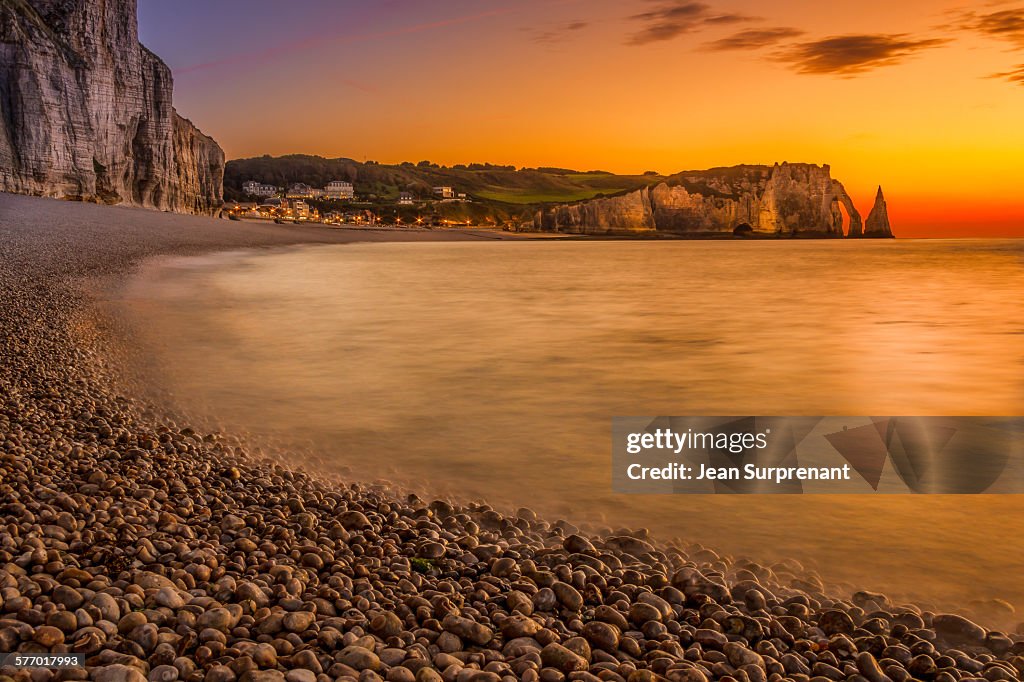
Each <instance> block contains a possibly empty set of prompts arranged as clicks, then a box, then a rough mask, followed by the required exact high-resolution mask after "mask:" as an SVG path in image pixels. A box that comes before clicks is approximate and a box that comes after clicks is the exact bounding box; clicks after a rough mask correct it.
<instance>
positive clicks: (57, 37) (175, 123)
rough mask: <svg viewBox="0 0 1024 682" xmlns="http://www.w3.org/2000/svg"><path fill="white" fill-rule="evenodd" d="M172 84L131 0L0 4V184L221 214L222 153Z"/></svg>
mask: <svg viewBox="0 0 1024 682" xmlns="http://www.w3.org/2000/svg"><path fill="white" fill-rule="evenodd" d="M172 89H173V79H172V76H171V71H170V69H169V68H168V67H167V65H166V64H164V63H163V62H162V61H161V60H160V58H159V57H157V56H156V55H154V54H153V53H152V52H150V51H149V50H147V49H146V48H145V47H143V46H142V45H141V44H140V43H139V38H138V18H137V14H136V2H135V0H107V1H106V2H91V1H89V0H0V191H6V192H19V193H23V194H35V195H41V196H49V197H58V198H65V199H76V200H81V201H93V202H102V203H108V204H129V205H135V206H145V207H148V208H156V209H162V210H172V211H179V212H184V213H204V214H214V213H218V212H219V211H220V209H221V206H222V203H223V199H222V197H223V178H224V152H223V150H222V149H221V148H220V146H219V145H218V144H217V143H216V142H215V141H214V140H213V139H212V138H210V137H208V136H206V135H204V134H203V133H202V132H200V131H199V130H198V129H197V128H196V127H195V126H194V125H193V124H192V123H191V122H190V121H188V120H187V119H185V118H182V117H181V116H179V115H178V113H177V112H176V111H175V110H174V107H173V106H172Z"/></svg>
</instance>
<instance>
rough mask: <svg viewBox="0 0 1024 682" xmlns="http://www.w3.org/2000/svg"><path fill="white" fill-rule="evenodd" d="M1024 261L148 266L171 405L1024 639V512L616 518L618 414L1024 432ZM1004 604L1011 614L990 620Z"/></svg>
mask: <svg viewBox="0 0 1024 682" xmlns="http://www.w3.org/2000/svg"><path fill="white" fill-rule="evenodd" d="M1022 301H1024V242H1021V241H1009V240H1007V241H996V240H941V241H895V242H891V241H885V242H870V241H869V242H837V241H804V242H764V241H761V242H634V241H625V242H624V241H571V242H563V241H537V242H490V243H479V242H466V243H443V244H442V243H405V244H357V245H346V246H328V247H308V248H298V249H291V250H288V251H283V252H274V253H269V254H268V253H266V252H260V253H234V254H224V255H219V256H213V257H205V258H198V259H186V260H177V261H170V262H163V263H160V264H154V265H152V266H151V267H149V268H147V269H146V270H145V271H144V272H142V273H140V275H139V277H137V278H136V280H135V281H134V282H132V283H131V284H130V286H129V287H128V288H127V289H126V291H125V292H124V295H123V300H122V301H121V303H123V304H124V309H125V310H127V311H128V312H129V315H130V319H131V320H132V321H133V324H134V326H135V327H136V330H137V332H138V333H139V334H140V338H142V339H143V343H144V345H145V347H146V353H148V354H150V357H152V359H153V362H154V366H155V367H158V368H159V375H160V382H161V384H163V385H164V386H166V387H168V388H170V389H172V390H173V391H174V392H175V394H176V398H177V400H178V401H179V403H183V404H186V405H188V406H189V407H190V409H193V410H195V411H197V412H202V413H204V414H207V415H214V416H215V417H216V418H217V419H218V420H219V422H220V423H223V424H224V425H225V427H226V428H234V429H244V430H248V431H252V432H257V433H269V434H284V435H285V436H286V437H287V438H294V439H296V440H303V441H305V440H309V441H312V442H313V443H314V444H315V447H316V450H317V451H319V452H321V453H323V456H324V458H325V460H326V463H318V464H316V465H315V466H326V467H330V468H335V469H338V470H340V471H348V472H350V473H351V474H352V475H353V476H356V477H358V478H360V479H367V480H370V479H384V480H388V481H394V482H397V483H401V484H403V485H410V486H413V487H414V488H416V489H418V490H421V491H424V492H425V493H428V494H451V495H455V496H457V497H459V498H462V499H486V500H487V501H489V502H491V503H492V504H495V505H496V506H501V507H508V508H515V507H518V506H528V507H531V508H532V509H534V510H536V511H538V512H540V513H543V514H548V515H550V516H560V517H564V518H568V519H569V520H572V521H576V522H590V523H595V524H603V525H607V526H611V527H616V528H617V527H622V526H628V527H646V528H649V529H650V530H651V532H652V533H653V534H654V535H656V536H659V537H662V538H676V537H678V538H682V539H683V540H684V541H686V542H700V543H703V544H704V545H706V546H709V547H712V548H714V549H716V550H717V551H719V552H723V553H732V554H744V555H747V556H751V557H754V558H764V559H771V558H777V557H793V558H796V559H799V560H801V561H805V562H807V563H808V564H810V565H814V566H816V567H817V569H818V570H819V571H820V572H821V573H822V574H823V575H824V576H825V577H826V578H828V579H830V580H833V581H836V582H844V581H845V582H847V583H851V584H854V585H857V586H858V587H864V588H868V589H878V590H882V591H885V592H888V593H890V594H893V595H896V596H899V597H909V598H916V599H918V600H922V601H924V602H927V603H934V604H936V605H937V606H939V607H941V608H960V609H967V610H969V611H970V612H972V613H974V614H975V615H977V616H978V617H981V618H984V619H986V620H988V621H989V622H993V623H1000V624H1004V625H1006V624H1008V623H1015V622H1017V621H1021V620H1024V583H1022V582H1021V580H1020V576H1021V575H1022V574H1024V539H1022V538H1024V496H979V497H938V496H934V497H933V496H913V497H911V496H905V497H888V496H886V497H871V496H791V497H786V496H773V497H745V496H681V495H678V496H636V495H632V496H623V495H614V494H612V493H611V491H610V468H609V467H610V447H609V430H610V418H611V416H613V415H635V414H675V415H687V414H766V415H776V414H779V415H784V414H794V415H804V414H806V415H819V414H821V415H889V414H892V415H927V414H935V415H1020V414H1022V413H1024V315H1022V313H1024V308H1022V303H1021V302H1022ZM993 599H1001V600H1005V602H1008V603H1009V604H1010V605H1012V606H1013V607H1015V608H1016V611H1017V613H1016V615H1013V614H1011V613H1010V612H1009V611H1008V609H1007V607H1006V606H1005V605H1002V604H998V603H993V602H992V601H991V600H993Z"/></svg>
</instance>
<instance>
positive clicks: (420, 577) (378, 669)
mask: <svg viewBox="0 0 1024 682" xmlns="http://www.w3.org/2000/svg"><path fill="white" fill-rule="evenodd" d="M493 236H494V235H493V234H490V235H486V237H480V236H477V235H474V234H472V233H468V234H467V233H453V232H414V233H398V232H396V231H387V232H383V231H382V232H371V231H366V230H359V231H345V230H331V229H326V228H307V227H299V226H275V225H260V224H254V223H245V222H233V221H214V220H209V219H202V218H189V217H182V216H175V215H169V214H160V213H152V212H146V211H139V210H133V209H121V208H107V207H99V206H92V205H81V204H70V203H63V202H56V201H49V200H41V199H30V198H24V197H14V196H10V195H0V297H2V298H0V400H2V407H0V457H2V463H0V500H2V502H3V507H4V523H5V525H4V526H3V527H2V528H0V611H2V613H0V651H6V652H13V651H19V652H47V651H48V652H67V651H72V652H79V653H83V654H85V655H86V656H87V664H88V667H87V668H86V669H73V670H64V671H60V672H52V671H49V670H44V669H37V670H35V671H33V672H31V673H30V672H29V671H26V670H15V669H14V668H10V667H5V668H2V669H0V681H2V680H4V679H8V678H10V677H13V678H15V679H26V680H27V679H32V680H35V681H36V682H45V681H46V680H49V679H87V678H89V679H95V680H98V681H100V682H119V681H122V680H125V681H128V680H133V681H134V680H144V679H147V678H148V679H150V680H154V681H159V682H173V681H174V680H178V679H182V680H188V681H189V682H199V681H209V682H232V681H233V680H236V679H238V680H241V681H243V682H248V681H253V682H269V681H273V682H278V681H279V680H288V682H328V681H330V680H337V679H345V680H360V682H376V681H377V680H381V679H386V680H388V681H389V682H439V681H441V680H444V681H445V682H498V680H502V679H508V680H511V679H522V680H529V681H531V682H536V681H537V680H542V681H543V682H561V681H562V680H564V679H566V678H568V679H570V680H586V681H588V682H593V681H594V680H598V679H600V680H607V681H616V682H649V681H653V680H657V679H668V680H672V681H673V682H677V681H683V682H710V681H711V680H726V681H727V682H780V681H781V680H784V679H786V680H794V681H795V682H810V681H811V680H812V679H813V680H814V681H815V682H826V681H827V680H835V681H836V682H838V681H839V680H849V681H850V682H865V681H867V682H909V680H911V679H919V680H924V681H926V682H932V681H933V680H934V681H935V682H958V681H961V680H988V681H989V682H998V681H999V680H1020V679H1021V677H1022V673H1024V657H1022V656H1024V635H1021V634H1017V633H1001V632H994V631H988V630H986V629H984V628H982V627H980V626H979V625H976V624H974V623H972V622H970V621H967V620H966V619H964V618H961V617H959V616H955V615H949V614H934V613H930V612H927V611H922V610H921V609H918V608H916V607H915V606H913V605H908V604H895V603H893V602H892V601H891V600H889V599H888V598H886V597H885V596H884V595H881V594H872V593H867V592H858V593H855V594H852V595H849V594H846V595H838V594H826V593H825V589H824V588H823V586H822V584H821V581H820V579H819V578H818V577H817V576H815V575H813V574H812V573H810V572H809V571H807V570H805V569H804V568H803V567H801V566H800V565H799V564H798V563H796V562H793V561H785V562H779V563H776V564H773V565H759V564H756V563H753V562H748V561H743V560H732V559H729V558H727V557H720V556H718V555H717V554H716V553H715V552H713V551H711V550H708V549H696V550H695V549H694V548H678V547H665V546H656V545H655V544H652V542H649V538H648V537H647V535H646V532H645V531H642V530H639V531H638V530H629V529H622V530H618V531H615V532H613V533H611V534H606V535H600V536H593V535H587V534H584V533H581V532H580V531H579V529H577V528H575V527H573V526H571V525H570V524H567V523H565V522H558V521H556V522H552V521H550V520H544V519H540V518H538V517H537V515H536V514H534V513H533V512H532V511H531V510H530V509H529V508H528V503H529V501H528V500H526V499H524V500H523V503H524V504H525V505H527V506H524V507H523V508H522V509H520V510H519V511H518V512H517V513H515V514H512V515H507V514H501V513H498V512H497V511H495V510H493V509H490V508H489V507H487V506H486V505H479V504H477V505H459V504H452V503H450V502H446V501H441V500H434V501H430V500H422V499H419V498H417V497H402V498H400V499H398V498H396V497H394V496H393V495H391V494H389V493H388V492H386V491H382V490H379V489H374V488H371V487H368V486H366V485H362V484H360V483H359V482H353V481H327V480H322V479H319V478H314V477H311V476H309V475H307V474H305V473H303V472H301V471H295V470H291V469H289V468H287V467H286V466H282V465H280V464H277V463H275V462H273V461H267V460H262V459H258V458H255V457H253V456H251V454H250V453H248V452H246V450H245V447H244V445H242V444H241V442H240V441H238V440H237V439H234V438H232V437H230V436H226V435H223V434H204V433H201V432H197V431H195V430H193V428H190V427H189V426H188V425H186V424H180V423H174V422H173V421H171V420H169V419H167V418H166V417H161V416H159V415H160V411H159V409H157V408H155V407H154V406H150V405H145V404H142V403H141V401H139V400H138V399H137V398H135V397H133V396H132V395H125V390H124V389H123V386H124V384H122V383H120V381H119V375H120V373H121V370H120V368H119V367H118V366H117V358H118V357H119V356H118V355H116V354H114V353H112V352H111V349H112V348H113V347H115V346H116V345H117V343H118V339H114V338H109V337H108V336H106V335H105V332H104V329H105V327H104V326H103V325H102V324H98V323H97V318H96V311H95V309H94V308H93V301H91V299H90V297H89V294H88V288H87V287H85V286H83V281H85V280H87V279H92V278H97V277H99V278H110V277H117V276H119V275H121V274H124V273H128V272H130V271H131V270H132V269H133V268H134V267H135V266H136V265H138V264H139V263H141V262H142V260H144V259H146V258H149V257H154V256H174V255H195V254H201V253H208V252H211V251H216V250H226V249H237V248H255V247H263V246H284V245H288V244H298V243H344V242H351V241H370V240H372V241H388V240H396V239H403V240H405V239H432V240H433V239H473V238H492V237H493ZM512 238H514V237H512Z"/></svg>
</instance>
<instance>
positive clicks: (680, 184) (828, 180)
mask: <svg viewBox="0 0 1024 682" xmlns="http://www.w3.org/2000/svg"><path fill="white" fill-rule="evenodd" d="M844 210H845V212H846V216H847V217H845V218H844V215H843V212H844ZM844 226H845V227H846V228H847V229H848V232H849V236H851V237H859V236H862V233H863V228H862V223H861V217H860V213H858V211H857V209H856V207H855V206H854V205H853V201H852V200H851V199H850V196H849V195H848V194H847V193H846V190H845V189H844V188H843V185H842V183H841V182H839V181H838V180H835V179H833V178H832V176H831V171H830V169H829V167H828V166H827V165H826V166H816V165H813V164H803V163H783V164H775V165H774V166H736V167H733V168H715V169H712V170H708V171H696V172H686V173H680V174H678V175H674V176H672V177H670V178H668V180H667V181H666V182H662V183H659V184H657V185H653V186H651V187H644V188H641V189H639V190H636V191H633V192H628V193H625V194H621V195H618V196H613V197H603V198H598V199H592V200H590V201H585V202H581V203H577V204H567V205H562V206H554V207H551V208H547V209H544V210H541V211H539V212H538V213H537V214H536V215H535V216H534V227H535V228H536V229H540V230H547V231H556V232H575V233H587V234H602V233H665V234H676V235H691V236H703V235H709V236H710V235H717V234H732V233H734V232H742V231H746V232H750V233H754V234H763V235H776V236H787V237H790V236H819V237H842V236H843V235H844Z"/></svg>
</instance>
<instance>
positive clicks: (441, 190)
mask: <svg viewBox="0 0 1024 682" xmlns="http://www.w3.org/2000/svg"><path fill="white" fill-rule="evenodd" d="M434 194H435V195H436V196H438V197H440V198H442V199H454V198H455V190H454V189H452V188H451V187H435V188H434Z"/></svg>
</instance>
